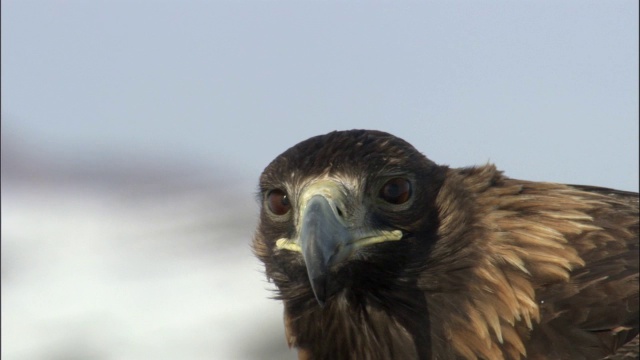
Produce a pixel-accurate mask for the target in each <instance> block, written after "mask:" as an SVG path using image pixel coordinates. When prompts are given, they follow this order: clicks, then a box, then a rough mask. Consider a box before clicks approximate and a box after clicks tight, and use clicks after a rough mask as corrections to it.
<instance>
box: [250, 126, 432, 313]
mask: <svg viewBox="0 0 640 360" xmlns="http://www.w3.org/2000/svg"><path fill="white" fill-rule="evenodd" d="M443 179H444V170H443V167H440V166H438V165H436V164H435V163H433V162H432V161H430V160H428V159H427V158H426V157H425V156H424V155H422V154H421V153H420V152H418V151H417V150H416V149H415V148H414V147H413V146H411V145H410V144H409V143H407V142H405V141H404V140H402V139H399V138H397V137H395V136H392V135H390V134H387V133H385V132H380V131H366V130H351V131H335V132H331V133H329V134H326V135H321V136H316V137H312V138H310V139H308V140H305V141H303V142H301V143H299V144H297V145H295V146H293V147H291V148H290V149H288V150H286V151H285V152H284V153H282V154H281V155H279V156H278V157H277V158H276V159H275V160H273V162H271V163H270V164H269V165H268V166H267V167H266V169H265V170H264V172H263V173H262V175H261V176H260V189H259V201H260V203H261V212H260V224H259V227H258V231H257V235H256V238H255V242H254V248H255V249H256V253H257V254H258V256H259V257H260V258H261V259H262V260H263V261H264V262H265V264H266V270H267V275H268V276H269V278H271V279H273V280H274V282H275V283H276V285H277V286H278V289H279V291H280V297H282V298H305V297H309V295H310V294H313V297H314V298H315V300H316V301H317V303H318V304H319V306H324V305H325V303H326V302H328V301H332V299H333V298H334V297H336V296H338V295H342V296H347V297H356V298H363V297H365V298H368V299H370V300H371V301H375V299H378V300H381V299H382V298H383V297H384V293H385V292H389V291H390V290H391V289H390V288H391V287H393V286H394V282H395V281H398V280H399V279H401V278H403V277H406V276H407V274H406V273H405V272H406V271H407V269H413V268H415V267H413V266H408V264H407V263H408V262H410V261H411V259H412V258H414V257H415V258H418V259H424V256H420V255H421V254H422V255H424V252H425V251H428V249H429V240H430V239H432V238H433V237H434V236H435V232H436V230H437V228H438V217H437V211H436V208H435V196H436V195H437V192H438V188H439V187H440V186H441V184H442V181H443Z"/></svg>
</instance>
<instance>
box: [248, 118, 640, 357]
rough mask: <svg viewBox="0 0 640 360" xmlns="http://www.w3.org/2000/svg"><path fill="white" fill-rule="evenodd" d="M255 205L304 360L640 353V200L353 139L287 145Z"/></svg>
mask: <svg viewBox="0 0 640 360" xmlns="http://www.w3.org/2000/svg"><path fill="white" fill-rule="evenodd" d="M258 196H259V201H260V203H261V204H262V205H261V213H260V223H259V225H258V228H257V231H256V235H255V238H254V241H253V250H254V252H255V254H256V255H257V257H258V258H259V259H260V260H261V261H262V262H263V263H264V265H265V269H266V275H267V277H268V279H269V280H271V281H273V282H274V283H275V285H276V286H277V298H278V299H281V300H282V301H283V303H284V319H285V321H284V322H285V328H286V334H287V341H288V343H289V346H292V347H296V348H297V349H298V356H299V358H300V359H602V358H609V359H614V358H629V359H631V358H636V359H637V358H638V316H639V315H638V194H637V193H632V192H625V191H619V190H612V189H605V188H600V187H594V186H579V185H563V184H555V183H546V182H532V181H524V180H516V179H511V178H508V177H506V176H504V175H502V173H501V172H500V171H498V170H497V169H496V168H495V167H494V166H493V165H485V166H479V167H468V168H449V167H447V166H442V165H437V164H436V163H434V162H432V161H431V160H429V159H427V158H426V157H425V156H424V155H422V154H421V153H420V152H418V151H417V150H416V149H415V148H414V147H413V146H411V145H410V144H409V143H407V142H405V141H404V140H402V139H399V138H397V137H395V136H393V135H390V134H387V133H384V132H380V131H370V130H351V131H334V132H331V133H328V134H326V135H321V136H316V137H312V138H310V139H308V140H305V141H303V142H301V143H299V144H297V145H295V146H293V147H292V148H290V149H288V150H286V151H285V152H284V153H282V154H281V155H280V156H278V157H277V158H276V159H275V160H273V162H271V164H269V166H267V167H266V169H265V170H264V172H263V173H262V175H261V176H260V185H259V195H258ZM627 356H628V357H627Z"/></svg>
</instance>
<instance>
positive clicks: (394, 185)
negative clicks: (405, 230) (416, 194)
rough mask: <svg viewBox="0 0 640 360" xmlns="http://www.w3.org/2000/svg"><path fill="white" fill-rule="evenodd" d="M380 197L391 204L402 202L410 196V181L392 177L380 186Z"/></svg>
mask: <svg viewBox="0 0 640 360" xmlns="http://www.w3.org/2000/svg"><path fill="white" fill-rule="evenodd" d="M380 197H381V198H382V199H383V200H384V201H386V202H388V203H391V204H396V205H399V204H404V203H406V202H407V201H408V200H409V198H410V197H411V183H410V182H409V180H407V179H403V178H393V179H391V180H389V181H387V182H386V183H385V184H384V185H383V186H382V188H381V189H380Z"/></svg>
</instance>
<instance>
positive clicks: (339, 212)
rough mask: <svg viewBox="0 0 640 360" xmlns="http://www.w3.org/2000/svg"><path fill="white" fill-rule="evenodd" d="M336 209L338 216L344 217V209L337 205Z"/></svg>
mask: <svg viewBox="0 0 640 360" xmlns="http://www.w3.org/2000/svg"><path fill="white" fill-rule="evenodd" d="M336 210H337V211H338V216H340V217H344V215H342V210H340V208H339V207H337V206H336Z"/></svg>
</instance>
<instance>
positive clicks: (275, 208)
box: [268, 190, 291, 215]
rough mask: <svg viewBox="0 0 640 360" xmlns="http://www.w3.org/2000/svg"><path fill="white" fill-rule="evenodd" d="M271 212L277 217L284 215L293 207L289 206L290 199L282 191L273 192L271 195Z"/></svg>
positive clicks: (269, 200)
mask: <svg viewBox="0 0 640 360" xmlns="http://www.w3.org/2000/svg"><path fill="white" fill-rule="evenodd" d="M268 204H269V210H271V212H273V213H274V214H276V215H284V214H286V213H287V212H288V211H289V208H290V207H291V206H290V204H289V197H288V196H287V194H286V193H285V192H284V191H282V190H273V191H271V192H270V193H269V199H268Z"/></svg>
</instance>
